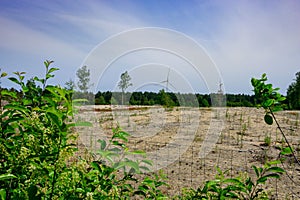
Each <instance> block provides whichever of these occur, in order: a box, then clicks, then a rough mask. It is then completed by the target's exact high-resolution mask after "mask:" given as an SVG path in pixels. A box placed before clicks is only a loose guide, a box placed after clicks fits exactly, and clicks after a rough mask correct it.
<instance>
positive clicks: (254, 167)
mask: <svg viewBox="0 0 300 200" xmlns="http://www.w3.org/2000/svg"><path fill="white" fill-rule="evenodd" d="M252 168H253V169H254V171H255V174H256V177H259V176H260V173H259V170H258V168H257V167H256V166H255V165H253V166H252Z"/></svg>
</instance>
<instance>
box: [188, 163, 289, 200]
mask: <svg viewBox="0 0 300 200" xmlns="http://www.w3.org/2000/svg"><path fill="white" fill-rule="evenodd" d="M279 163H280V162H279V161H272V162H269V163H267V164H265V165H264V166H262V167H257V166H252V169H253V171H254V172H255V175H256V178H255V179H252V178H251V177H250V176H248V174H243V175H240V176H238V177H236V178H226V171H225V172H223V171H222V170H220V168H218V167H217V172H218V174H217V175H216V178H215V179H214V180H209V181H206V182H205V184H204V186H203V187H199V188H197V189H196V190H194V189H191V190H187V191H186V192H185V194H184V196H183V197H184V198H183V199H246V200H254V199H268V196H267V194H266V191H264V189H262V187H261V185H264V184H265V183H266V181H267V180H269V179H272V178H275V179H278V178H280V175H281V174H282V173H284V170H283V169H282V168H280V167H277V166H276V165H277V164H279Z"/></svg>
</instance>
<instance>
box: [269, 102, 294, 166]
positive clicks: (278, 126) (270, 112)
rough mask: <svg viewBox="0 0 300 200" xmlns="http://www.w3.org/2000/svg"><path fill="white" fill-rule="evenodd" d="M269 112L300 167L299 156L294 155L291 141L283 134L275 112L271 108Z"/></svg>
mask: <svg viewBox="0 0 300 200" xmlns="http://www.w3.org/2000/svg"><path fill="white" fill-rule="evenodd" d="M269 111H270V113H271V115H272V117H273V119H274V120H275V123H276V125H277V128H278V129H279V131H280V132H281V134H282V136H283V138H284V140H285V142H286V143H287V145H288V147H289V148H290V150H291V152H292V155H293V157H294V159H295V161H296V162H297V163H298V165H300V162H299V160H298V158H297V156H296V155H295V153H294V151H293V149H292V147H291V145H290V143H289V141H288V140H287V138H286V136H285V134H284V133H283V130H282V129H281V127H280V125H279V123H278V121H277V119H276V117H275V115H274V113H273V111H272V109H271V108H270V107H269Z"/></svg>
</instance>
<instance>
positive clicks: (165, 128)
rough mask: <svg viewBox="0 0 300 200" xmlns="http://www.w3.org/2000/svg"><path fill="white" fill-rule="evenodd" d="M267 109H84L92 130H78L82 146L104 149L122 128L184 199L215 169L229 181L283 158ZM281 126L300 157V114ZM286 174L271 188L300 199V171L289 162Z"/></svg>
mask: <svg viewBox="0 0 300 200" xmlns="http://www.w3.org/2000/svg"><path fill="white" fill-rule="evenodd" d="M263 117H264V110H263V109H257V108H218V109H217V108H213V109H212V108H200V109H198V108H185V107H178V108H177V107H176V108H173V109H165V108H163V107H159V106H156V107H126V106H114V107H111V106H85V107H81V108H79V112H78V114H77V115H76V116H75V118H76V120H82V121H89V122H92V123H93V127H84V128H83V127H80V128H77V130H78V132H80V145H81V146H85V147H86V148H87V149H89V150H90V151H95V150H96V149H97V148H99V144H98V143H97V140H98V139H108V138H109V137H110V136H111V135H112V132H111V128H112V127H115V126H116V125H117V124H118V125H119V126H120V127H122V129H123V130H125V131H127V132H129V133H130V134H131V135H132V137H131V138H130V141H129V146H130V147H131V148H134V149H143V150H145V151H146V153H147V154H148V158H150V159H151V160H153V161H154V165H153V167H152V168H151V170H153V171H158V170H160V169H162V170H163V171H164V173H165V174H166V175H167V177H168V182H169V184H170V186H169V187H167V188H165V192H167V193H168V194H170V195H175V194H180V193H181V190H182V188H184V187H193V188H197V187H198V186H200V185H202V184H203V183H204V182H205V180H208V179H212V178H214V176H215V175H216V170H215V167H216V166H219V167H220V168H221V169H222V170H228V171H227V174H228V176H229V177H230V176H231V177H234V176H237V175H242V174H243V173H245V172H248V173H249V174H250V175H251V176H253V177H255V175H254V173H253V170H252V169H251V166H252V165H258V166H260V165H262V164H264V163H265V162H266V161H267V160H275V159H277V158H278V155H279V152H280V150H279V149H280V148H281V147H284V146H286V144H285V143H284V140H283V137H282V135H281V133H280V132H279V130H278V129H277V127H276V125H275V124H273V125H267V124H265V123H264V120H263ZM276 117H277V119H278V122H279V124H280V125H281V127H282V129H283V131H284V132H285V134H286V135H287V138H288V140H289V141H290V143H291V144H292V146H293V148H294V149H295V152H296V153H297V156H298V158H300V111H282V112H278V113H276ZM281 167H284V169H285V170H286V171H287V173H286V174H285V175H283V176H282V178H281V179H280V180H273V181H271V183H270V184H269V185H268V187H267V190H268V191H270V192H271V193H272V194H273V195H274V198H275V199H300V166H299V165H297V164H296V163H295V162H294V160H293V158H291V157H287V158H286V161H285V162H284V164H283V165H281Z"/></svg>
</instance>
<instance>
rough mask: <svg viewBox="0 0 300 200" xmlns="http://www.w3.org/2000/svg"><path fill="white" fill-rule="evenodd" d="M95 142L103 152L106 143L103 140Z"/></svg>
mask: <svg viewBox="0 0 300 200" xmlns="http://www.w3.org/2000/svg"><path fill="white" fill-rule="evenodd" d="M97 142H99V143H100V149H101V150H104V149H105V147H106V141H105V140H97Z"/></svg>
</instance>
